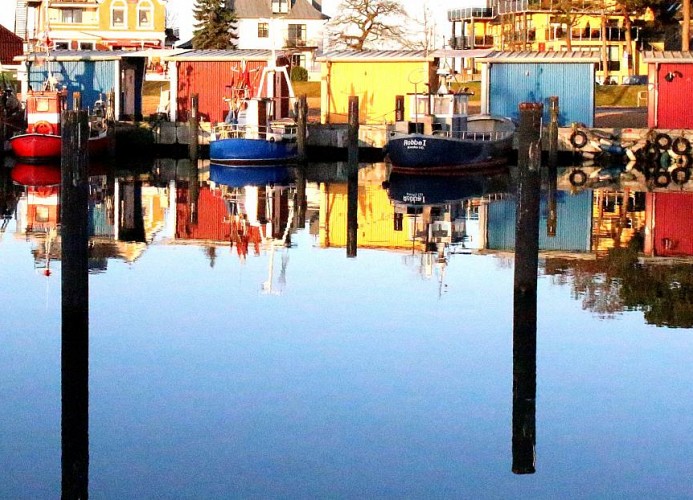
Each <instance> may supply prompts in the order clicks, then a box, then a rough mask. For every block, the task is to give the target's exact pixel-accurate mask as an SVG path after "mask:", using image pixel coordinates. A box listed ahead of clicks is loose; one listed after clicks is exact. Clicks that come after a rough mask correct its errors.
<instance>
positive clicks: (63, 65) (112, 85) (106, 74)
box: [29, 60, 119, 108]
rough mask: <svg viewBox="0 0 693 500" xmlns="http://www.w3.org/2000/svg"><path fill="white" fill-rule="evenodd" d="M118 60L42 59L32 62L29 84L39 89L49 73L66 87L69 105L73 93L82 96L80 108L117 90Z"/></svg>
mask: <svg viewBox="0 0 693 500" xmlns="http://www.w3.org/2000/svg"><path fill="white" fill-rule="evenodd" d="M117 64H118V61H116V60H106V61H94V60H85V61H44V62H42V63H41V64H33V65H32V66H31V73H30V77H29V85H31V88H33V89H34V90H41V88H42V86H43V84H44V82H45V81H46V80H47V78H48V75H49V73H50V74H52V75H53V76H55V77H57V78H58V80H59V83H60V85H65V86H66V87H67V93H68V96H67V103H68V106H69V107H71V106H72V94H73V92H80V93H81V95H82V107H84V108H87V107H89V108H90V107H92V106H93V104H94V102H95V101H96V100H97V99H98V98H99V96H100V95H101V96H102V97H104V98H105V97H106V93H107V92H109V91H111V90H114V89H117V88H118V85H116V75H118V74H119V72H118V70H117V68H118V67H117Z"/></svg>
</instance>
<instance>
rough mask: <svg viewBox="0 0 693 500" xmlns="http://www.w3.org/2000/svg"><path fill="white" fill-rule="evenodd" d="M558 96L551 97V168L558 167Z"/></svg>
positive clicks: (549, 158)
mask: <svg viewBox="0 0 693 500" xmlns="http://www.w3.org/2000/svg"><path fill="white" fill-rule="evenodd" d="M558 112H559V108H558V96H551V97H549V130H548V135H549V155H548V160H549V167H554V168H555V167H556V166H557V165H558Z"/></svg>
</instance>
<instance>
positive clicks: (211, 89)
mask: <svg viewBox="0 0 693 500" xmlns="http://www.w3.org/2000/svg"><path fill="white" fill-rule="evenodd" d="M241 64H242V62H241V61H183V60H180V61H178V62H177V69H178V102H177V103H176V106H177V108H178V120H179V121H186V120H187V119H188V117H189V112H190V96H191V95H192V94H198V95H199V104H198V109H199V112H200V119H201V120H203V121H208V122H211V123H217V122H220V121H223V120H224V118H225V117H226V113H227V112H228V109H229V108H228V105H227V104H226V103H225V102H224V97H225V96H230V95H231V90H230V89H227V85H231V84H232V83H233V81H237V80H238V79H239V77H240V74H241V69H242V66H241ZM246 65H247V68H248V71H250V75H251V82H252V84H253V87H254V88H257V86H258V84H259V80H260V74H261V73H262V68H263V67H265V66H266V65H267V62H266V61H246Z"/></svg>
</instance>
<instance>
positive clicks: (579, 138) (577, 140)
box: [570, 130, 589, 149]
mask: <svg viewBox="0 0 693 500" xmlns="http://www.w3.org/2000/svg"><path fill="white" fill-rule="evenodd" d="M588 142H589V139H588V138H587V134H586V133H584V132H583V131H582V130H575V131H573V133H572V134H570V144H571V145H572V146H573V147H574V148H577V149H581V148H584V147H585V146H587V143H588Z"/></svg>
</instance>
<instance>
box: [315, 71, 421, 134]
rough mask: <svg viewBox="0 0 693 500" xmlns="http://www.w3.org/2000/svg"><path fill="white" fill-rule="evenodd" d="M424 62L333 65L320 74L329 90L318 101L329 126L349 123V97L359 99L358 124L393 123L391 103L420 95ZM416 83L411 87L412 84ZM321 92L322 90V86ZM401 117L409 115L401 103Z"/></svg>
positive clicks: (393, 107)
mask: <svg viewBox="0 0 693 500" xmlns="http://www.w3.org/2000/svg"><path fill="white" fill-rule="evenodd" d="M430 68H431V65H430V63H429V62H428V61H423V60H421V61H414V62H411V61H390V62H388V61H379V62H353V61H349V62H343V61H340V62H334V63H332V64H331V65H326V67H325V70H324V72H323V78H324V81H325V84H326V85H328V86H329V88H328V89H327V90H326V91H324V93H323V95H322V97H321V108H322V112H323V113H326V114H327V115H328V116H327V120H328V121H329V123H346V122H348V121H349V97H350V96H357V97H358V98H359V123H364V124H369V123H379V124H381V123H384V122H392V121H394V119H395V99H396V96H397V95H403V96H406V95H407V94H408V93H413V92H414V91H415V90H416V91H418V92H424V91H425V89H426V86H425V83H428V82H429V81H430V77H429V72H430V71H431V69H430ZM414 81H415V82H417V84H416V85H414V84H413V83H412V82H414ZM323 88H325V87H324V86H323ZM404 108H405V116H406V117H408V116H409V113H410V109H409V99H408V98H405V100H404Z"/></svg>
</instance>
